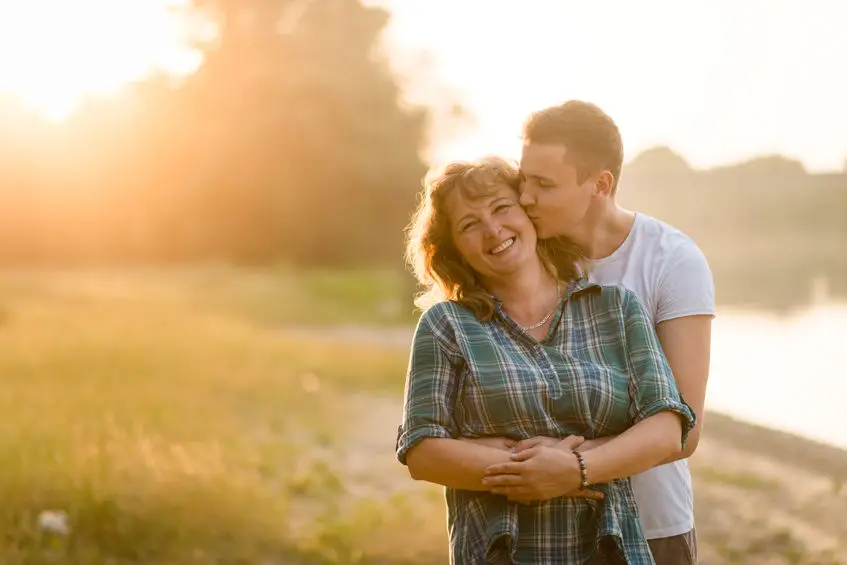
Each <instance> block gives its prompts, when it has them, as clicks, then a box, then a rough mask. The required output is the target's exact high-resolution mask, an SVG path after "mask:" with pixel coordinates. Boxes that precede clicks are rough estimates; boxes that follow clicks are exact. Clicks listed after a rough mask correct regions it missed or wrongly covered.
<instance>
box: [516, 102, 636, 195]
mask: <svg viewBox="0 0 847 565" xmlns="http://www.w3.org/2000/svg"><path fill="white" fill-rule="evenodd" d="M523 140H524V143H541V144H550V145H564V146H565V147H566V148H567V153H566V154H565V159H566V160H567V162H569V163H570V164H572V165H573V166H574V167H576V170H577V177H578V179H579V182H580V183H582V182H585V180H586V179H588V177H590V176H591V175H593V174H595V173H598V172H600V171H609V172H610V173H612V176H614V181H613V183H612V192H613V193H614V191H615V190H617V187H618V179H619V178H620V176H621V167H622V166H623V141H622V140H621V132H620V131H619V130H618V126H617V125H616V124H615V122H614V120H612V118H611V117H609V115H608V114H606V113H605V112H604V111H603V110H601V109H600V108H599V107H598V106H596V105H595V104H592V103H590V102H583V101H582V100H569V101H567V102H565V103H564V104H559V105H558V106H552V107H550V108H545V109H544V110H539V111H538V112H534V113H533V114H532V115H531V116H530V117H529V119H528V120H527V121H526V123H525V124H524V128H523Z"/></svg>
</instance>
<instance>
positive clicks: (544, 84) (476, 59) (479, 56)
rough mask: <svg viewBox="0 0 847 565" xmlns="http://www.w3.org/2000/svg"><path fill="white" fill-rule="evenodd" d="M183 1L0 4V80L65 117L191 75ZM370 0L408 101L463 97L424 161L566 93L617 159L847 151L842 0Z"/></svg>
mask: <svg viewBox="0 0 847 565" xmlns="http://www.w3.org/2000/svg"><path fill="white" fill-rule="evenodd" d="M186 1H187V0H74V1H73V2H71V1H70V0H27V1H26V2H21V1H20V0H0V91H6V92H12V93H14V94H15V95H18V96H20V97H21V98H22V99H23V100H24V101H25V102H26V103H27V104H29V105H30V106H32V107H35V108H38V109H39V110H41V111H42V112H43V113H44V114H45V115H47V116H49V117H52V118H54V119H63V118H64V117H66V116H67V115H68V114H69V113H70V112H71V111H72V110H73V108H74V107H75V105H76V104H77V103H78V102H79V100H80V99H81V98H82V97H83V96H85V95H86V94H92V93H93V94H108V93H111V92H115V91H117V90H118V89H119V88H120V86H121V85H123V84H125V83H126V82H127V81H132V80H136V79H139V78H143V77H144V76H146V75H147V74H149V73H150V72H151V71H152V70H153V69H158V68H165V69H169V70H171V71H175V72H190V71H191V70H192V69H194V68H196V66H197V65H198V64H199V59H198V55H197V53H196V52H193V51H191V50H189V49H187V48H186V47H185V46H184V44H183V42H184V41H185V36H186V33H185V30H184V29H182V30H181V29H180V27H179V22H178V21H177V20H176V19H175V18H174V17H173V15H172V14H171V13H170V12H169V7H170V6H172V5H179V4H185V2H186ZM297 2H298V3H300V4H302V5H303V6H305V9H308V3H309V0H297ZM366 2H368V3H372V4H378V5H381V6H383V7H386V8H387V9H389V10H390V11H391V13H392V20H391V23H390V24H389V28H388V29H387V31H386V35H385V38H384V48H383V50H384V52H385V53H387V54H388V56H389V57H390V59H391V62H392V64H393V66H394V67H395V69H396V70H397V71H398V73H400V74H401V76H402V77H403V82H404V85H405V88H406V92H407V96H408V98H409V100H410V101H412V102H415V103H425V104H428V105H433V106H435V107H436V108H442V109H449V108H451V107H452V106H453V104H454V103H457V104H460V105H461V106H462V107H464V108H465V111H466V119H464V120H461V121H455V120H449V119H446V118H445V119H442V118H443V117H444V116H445V115H449V112H447V111H444V112H436V114H435V115H436V119H435V122H434V124H433V129H432V132H431V135H430V140H431V147H430V151H429V155H428V156H429V157H430V158H431V159H432V160H433V161H441V160H444V159H456V158H468V157H474V156H479V155H481V154H486V153H500V154H503V155H505V156H509V157H516V156H517V155H518V153H519V150H520V142H519V140H518V135H519V131H520V127H521V124H522V122H523V121H524V119H525V118H526V116H527V115H528V114H529V113H530V112H531V111H533V110H537V109H540V108H542V107H544V106H547V105H551V104H556V103H559V102H562V101H564V100H567V99H571V98H581V99H585V100H590V101H592V102H595V103H597V104H599V105H600V106H601V107H602V108H604V109H605V110H606V111H607V112H608V113H609V114H610V115H611V116H612V117H613V118H614V119H615V120H616V121H617V122H618V125H619V126H620V128H621V131H622V134H623V137H624V142H625V150H626V158H627V159H631V158H633V157H634V156H636V155H637V154H638V153H639V152H641V151H643V150H645V149H648V148H650V147H653V146H656V145H667V146H670V147H671V148H672V149H674V150H675V151H677V152H678V153H680V154H682V155H683V156H684V157H685V158H686V159H687V160H688V161H689V163H691V164H692V165H693V166H695V167H709V166H714V165H720V164H728V163H734V162H738V161H742V160H746V159H749V158H751V157H754V156H757V155H763V154H774V153H780V154H783V155H786V156H788V157H791V158H796V159H799V160H801V161H802V162H803V164H804V165H805V166H806V167H807V168H808V169H809V170H810V171H828V170H842V168H843V166H844V164H845V160H847V104H845V101H847V78H845V77H847V72H845V69H847V33H844V31H843V27H844V24H845V22H847V2H843V1H840V0H806V2H804V3H800V2H797V1H796V0H791V1H789V0H685V1H680V0H639V1H637V2H636V1H633V0H366ZM801 5H802V8H801ZM45 14H49V16H50V17H45ZM104 46H105V47H104Z"/></svg>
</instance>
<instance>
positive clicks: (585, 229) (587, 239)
mask: <svg viewBox="0 0 847 565" xmlns="http://www.w3.org/2000/svg"><path fill="white" fill-rule="evenodd" d="M634 223H635V213H633V212H630V211H629V210H624V209H623V208H621V207H620V206H618V204H617V203H616V202H614V201H613V200H609V201H607V202H605V205H604V206H602V207H600V208H598V209H597V210H596V211H594V213H593V214H589V215H588V216H587V217H586V218H585V222H584V223H583V224H582V225H581V226H580V227H579V229H578V230H577V232H576V233H574V234H573V235H572V236H571V237H572V238H573V239H574V240H575V241H576V243H578V244H579V245H581V246H582V248H583V249H584V250H585V252H586V253H587V254H588V258H589V259H603V258H605V257H608V256H609V255H611V254H612V253H614V252H615V250H617V249H618V248H619V247H620V246H621V245H623V242H624V241H626V238H627V236H629V233H630V232H631V231H632V226H633V224H634Z"/></svg>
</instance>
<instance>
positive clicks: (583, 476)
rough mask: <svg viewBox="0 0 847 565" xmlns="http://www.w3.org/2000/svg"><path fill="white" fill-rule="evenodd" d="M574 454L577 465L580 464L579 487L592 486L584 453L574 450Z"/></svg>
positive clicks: (583, 488)
mask: <svg viewBox="0 0 847 565" xmlns="http://www.w3.org/2000/svg"><path fill="white" fill-rule="evenodd" d="M573 454H574V456H575V457H576V462H577V465H579V488H580V489H582V490H585V489H587V488H589V487H590V486H591V481H590V480H589V479H588V468H587V467H586V466H585V459H584V458H583V457H582V453H580V452H579V451H577V450H573Z"/></svg>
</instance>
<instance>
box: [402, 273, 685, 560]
mask: <svg viewBox="0 0 847 565" xmlns="http://www.w3.org/2000/svg"><path fill="white" fill-rule="evenodd" d="M496 305H497V313H496V315H495V316H494V318H492V320H491V321H490V322H487V323H483V322H480V321H479V320H478V319H477V318H476V317H475V316H474V314H473V313H472V312H471V311H470V310H467V309H465V308H463V307H461V306H458V305H457V304H455V303H452V302H442V303H440V304H436V305H435V306H433V307H432V308H430V309H429V310H427V311H426V312H425V313H424V314H423V316H422V317H421V320H420V322H419V324H418V327H417V329H416V332H415V338H414V343H413V347H412V352H411V359H410V363H409V372H408V375H407V381H406V395H405V406H404V410H403V424H402V425H401V426H400V429H399V431H398V438H397V457H398V459H399V460H400V461H401V462H402V463H404V464H405V462H406V453H407V452H408V451H409V450H410V449H411V448H413V447H414V446H415V445H417V444H418V443H420V442H421V441H422V440H424V439H426V438H456V437H471V438H478V437H486V436H505V437H509V438H512V439H515V440H519V439H525V438H530V437H534V436H550V437H560V438H563V437H565V436H567V435H570V434H579V435H581V436H583V437H585V438H587V439H591V438H597V437H602V436H608V435H612V434H620V433H621V432H623V431H624V430H626V429H627V428H630V427H631V426H633V425H634V424H635V423H636V422H638V421H640V420H643V419H644V418H647V417H648V416H651V415H653V414H657V413H659V412H661V411H664V410H672V411H674V412H677V413H679V414H680V415H681V416H682V417H683V418H684V419H685V424H684V426H683V428H684V432H683V436H682V442H683V444H684V441H685V437H686V435H687V434H688V431H689V430H690V429H691V428H692V427H693V424H694V413H693V412H692V411H691V409H690V408H689V406H688V405H687V404H685V403H684V402H683V401H682V400H681V399H680V396H679V393H678V391H677V389H676V385H675V383H674V379H673V376H672V374H671V371H670V368H669V367H668V364H667V361H666V359H665V356H664V354H663V353H662V349H661V347H660V345H659V342H658V339H657V337H656V334H655V331H654V329H653V327H652V326H651V325H650V323H649V322H648V320H647V317H646V315H645V313H644V311H643V309H642V307H641V305H640V304H639V302H638V299H637V298H636V297H635V295H634V294H633V293H632V292H630V291H628V290H626V289H624V288H619V287H613V286H602V287H601V286H598V285H595V284H590V283H588V282H586V281H584V280H580V281H576V282H572V283H571V284H570V285H569V286H568V289H567V292H566V293H565V296H564V297H563V298H562V301H561V303H560V307H559V309H558V311H557V313H556V315H555V316H554V318H553V321H552V323H551V325H550V330H549V332H548V334H547V337H546V338H544V339H543V340H541V341H537V340H535V339H534V338H532V337H531V336H529V335H528V334H527V333H525V332H524V331H523V330H521V328H520V327H519V326H518V325H517V324H516V323H515V322H514V321H513V320H511V319H510V318H509V317H508V316H507V315H506V314H505V313H504V312H503V309H502V305H501V304H500V303H499V302H497V303H496ZM596 488H599V489H600V490H602V491H603V492H604V494H605V495H606V496H605V499H604V500H603V501H594V500H588V499H584V498H564V497H562V498H556V499H552V500H547V501H541V502H535V503H532V504H529V505H522V504H517V503H513V502H509V501H508V500H507V499H506V498H505V497H503V496H499V495H494V494H491V493H487V492H476V491H467V490H458V489H452V488H447V489H446V498H447V509H448V531H449V539H450V562H451V563H453V564H456V565H471V564H472V565H476V564H481V563H485V562H486V555H488V554H489V552H490V551H491V549H492V546H493V544H494V542H495V541H498V540H500V541H501V542H502V541H503V540H504V539H505V541H506V547H507V548H509V551H510V553H511V558H512V560H513V562H514V563H526V564H530V563H531V564H534V565H545V564H551V565H552V564H557V565H560V564H565V563H567V564H576V563H590V562H591V560H592V559H594V558H595V553H596V551H597V548H598V544H599V543H600V540H601V539H602V538H607V537H608V541H606V540H604V545H606V544H607V543H609V542H611V546H612V548H613V552H614V553H616V554H617V555H618V556H619V557H621V558H622V561H621V562H623V563H629V564H634V565H642V564H653V563H654V562H653V558H652V556H651V554H650V549H649V547H648V545H647V542H646V540H645V539H644V535H643V533H642V530H641V526H640V524H639V521H638V510H637V506H636V503H635V498H634V496H633V494H632V489H631V487H630V481H629V479H623V480H616V481H612V482H611V483H608V484H605V485H598V486H597V487H596ZM504 536H505V538H504ZM499 545H500V544H498V546H499Z"/></svg>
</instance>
